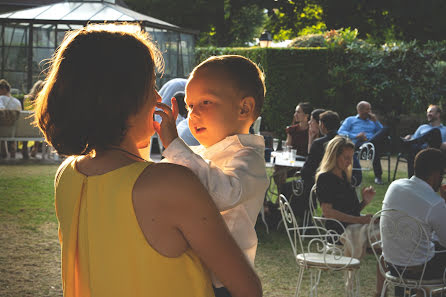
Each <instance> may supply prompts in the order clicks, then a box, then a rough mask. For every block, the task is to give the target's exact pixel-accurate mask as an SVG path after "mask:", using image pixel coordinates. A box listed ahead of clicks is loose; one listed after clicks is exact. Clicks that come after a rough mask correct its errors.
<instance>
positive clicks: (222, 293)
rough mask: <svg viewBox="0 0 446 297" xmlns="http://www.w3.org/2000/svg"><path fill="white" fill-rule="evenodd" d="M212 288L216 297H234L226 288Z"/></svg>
mask: <svg viewBox="0 0 446 297" xmlns="http://www.w3.org/2000/svg"><path fill="white" fill-rule="evenodd" d="M212 288H214V294H215V297H232V296H231V293H229V291H228V290H227V289H226V288H225V287H221V288H216V287H214V286H212Z"/></svg>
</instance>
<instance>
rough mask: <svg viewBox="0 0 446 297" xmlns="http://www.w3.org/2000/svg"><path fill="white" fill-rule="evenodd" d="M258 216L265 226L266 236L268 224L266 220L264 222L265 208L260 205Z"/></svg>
mask: <svg viewBox="0 0 446 297" xmlns="http://www.w3.org/2000/svg"><path fill="white" fill-rule="evenodd" d="M260 215H261V216H262V222H263V224H265V228H266V234H269V228H268V224H267V223H266V220H265V207H264V206H263V205H262V208H261V209H260Z"/></svg>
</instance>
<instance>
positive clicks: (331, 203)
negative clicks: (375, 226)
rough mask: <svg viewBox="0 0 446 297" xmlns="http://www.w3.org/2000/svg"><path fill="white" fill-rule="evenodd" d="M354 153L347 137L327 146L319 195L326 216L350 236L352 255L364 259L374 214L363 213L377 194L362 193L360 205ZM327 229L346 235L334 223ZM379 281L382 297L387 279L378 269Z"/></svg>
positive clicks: (368, 189) (366, 190)
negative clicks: (355, 177)
mask: <svg viewBox="0 0 446 297" xmlns="http://www.w3.org/2000/svg"><path fill="white" fill-rule="evenodd" d="M354 151H355V145H354V144H353V142H352V141H351V140H349V139H348V138H346V137H344V136H335V137H334V138H333V139H332V140H331V141H330V142H329V143H328V144H327V147H326V149H325V154H324V157H323V158H322V161H321V165H320V167H319V169H318V172H317V173H316V194H317V197H318V200H319V203H320V205H321V208H322V215H323V216H324V217H326V218H331V219H336V220H338V221H340V222H341V224H343V225H344V227H345V228H346V233H349V234H345V236H347V237H349V238H350V239H351V241H352V242H353V247H352V250H350V251H349V252H350V253H351V254H350V255H351V256H354V257H357V258H361V257H362V256H364V254H365V248H366V246H367V244H368V242H367V235H366V232H367V225H368V224H369V223H370V220H371V218H372V216H373V215H372V214H367V215H364V216H362V215H361V210H363V209H364V207H365V206H367V205H368V204H369V203H370V202H371V201H372V199H373V197H374V196H375V193H376V192H375V190H374V189H373V187H372V186H369V187H365V188H363V189H362V190H361V195H362V201H361V202H359V201H358V197H357V195H356V190H355V188H354V187H353V186H352V184H351V176H352V162H353V154H354ZM358 224H359V225H358ZM325 227H326V228H327V229H329V230H333V231H335V232H336V233H338V234H341V233H342V232H343V228H342V226H340V225H339V224H337V223H336V222H334V221H327V223H326V225H325ZM360 233H362V234H360ZM376 278H377V280H376V292H377V293H376V296H379V295H378V294H380V292H381V289H382V286H383V283H384V278H383V277H382V275H381V273H380V272H379V266H378V265H377V270H376Z"/></svg>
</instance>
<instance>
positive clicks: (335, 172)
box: [331, 167, 344, 178]
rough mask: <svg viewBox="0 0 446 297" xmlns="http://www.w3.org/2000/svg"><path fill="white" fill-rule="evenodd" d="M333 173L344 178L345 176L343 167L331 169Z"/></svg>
mask: <svg viewBox="0 0 446 297" xmlns="http://www.w3.org/2000/svg"><path fill="white" fill-rule="evenodd" d="M331 173H333V174H334V175H336V176H337V177H339V178H344V176H343V174H342V173H343V171H342V170H341V169H339V168H338V167H335V168H333V169H332V170H331Z"/></svg>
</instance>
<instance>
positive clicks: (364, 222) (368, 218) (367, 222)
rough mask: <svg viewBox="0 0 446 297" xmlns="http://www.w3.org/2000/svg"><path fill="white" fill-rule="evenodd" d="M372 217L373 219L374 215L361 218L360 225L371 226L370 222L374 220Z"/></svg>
mask: <svg viewBox="0 0 446 297" xmlns="http://www.w3.org/2000/svg"><path fill="white" fill-rule="evenodd" d="M372 217H373V215H371V214H366V215H363V216H360V217H359V222H358V223H359V224H369V223H370V221H371V220H372Z"/></svg>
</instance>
